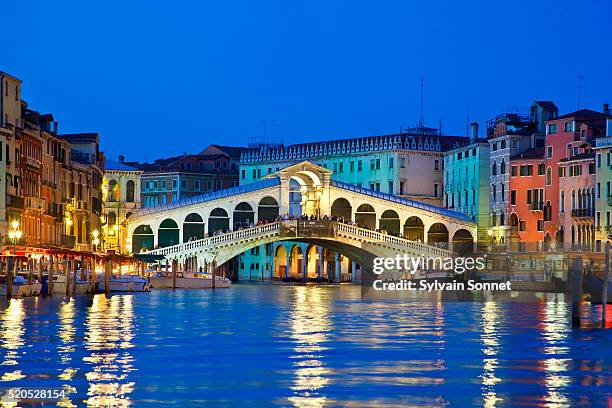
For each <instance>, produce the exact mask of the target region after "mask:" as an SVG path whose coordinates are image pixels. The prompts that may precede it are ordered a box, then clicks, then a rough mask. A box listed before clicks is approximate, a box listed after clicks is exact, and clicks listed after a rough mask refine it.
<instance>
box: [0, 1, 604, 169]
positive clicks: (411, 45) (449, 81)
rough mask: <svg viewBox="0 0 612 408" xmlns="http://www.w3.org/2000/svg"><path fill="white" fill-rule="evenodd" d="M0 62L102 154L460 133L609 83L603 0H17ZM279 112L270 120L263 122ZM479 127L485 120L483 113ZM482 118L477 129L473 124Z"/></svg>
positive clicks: (568, 103) (597, 101)
mask: <svg viewBox="0 0 612 408" xmlns="http://www.w3.org/2000/svg"><path fill="white" fill-rule="evenodd" d="M0 21H1V22H2V32H3V34H4V36H3V41H2V47H0V50H1V51H0V70H2V71H6V72H8V73H11V74H13V75H14V76H16V77H18V78H20V79H21V80H23V82H24V85H23V90H22V97H23V98H24V99H25V100H27V101H28V103H29V106H30V107H31V108H32V109H36V110H39V111H41V112H45V113H46V112H51V113H53V114H54V116H55V118H56V120H58V121H59V123H60V131H62V132H80V131H94V132H99V133H100V136H101V138H102V149H103V150H105V151H106V153H107V157H110V158H116V157H117V155H119V154H125V155H126V156H127V158H128V159H131V160H141V161H142V160H149V161H150V160H153V159H155V158H158V157H161V156H171V155H176V154H182V153H184V152H199V151H201V150H202V149H203V148H205V147H206V146H207V145H208V144H211V143H218V144H226V145H246V144H247V143H248V142H249V140H251V139H252V138H257V137H261V136H262V135H263V133H264V125H263V120H267V123H268V125H267V134H268V135H270V133H272V135H274V136H276V137H277V138H281V139H282V140H283V141H284V142H285V143H297V142H305V141H318V140H326V139H333V138H347V137H354V136H368V135H380V134H386V133H392V132H397V131H398V130H399V129H400V127H407V126H411V125H414V124H415V123H416V122H417V121H418V118H419V93H420V91H419V89H420V86H419V84H420V78H421V75H423V77H424V82H425V86H424V93H425V97H424V117H425V122H426V124H427V125H429V126H434V127H435V126H438V124H439V123H440V121H442V123H443V128H444V130H445V133H449V134H459V135H464V134H465V133H466V120H467V115H468V112H469V115H470V119H471V120H476V121H478V122H480V123H481V126H482V125H484V122H485V121H486V120H487V119H490V118H491V117H493V116H494V115H495V114H497V113H499V112H501V111H503V110H504V109H505V108H507V107H526V106H528V105H529V104H530V103H531V101H533V100H534V99H550V100H553V101H555V102H556V103H557V105H558V106H559V109H560V111H561V112H569V111H572V110H575V108H576V106H577V86H576V85H577V79H576V75H583V76H584V80H583V82H582V85H583V88H582V104H581V105H582V106H583V107H588V108H591V109H597V110H600V109H601V107H602V103H603V102H609V101H610V97H611V96H612V2H611V1H609V0H599V1H597V0H583V1H581V2H577V1H569V0H554V1H533V0H530V1H523V0H519V1H431V0H429V1H410V0H403V1H367V2H366V1H331V0H330V1H321V2H318V1H280V0H279V1H247V0H245V1H215V2H212V1H180V0H179V1H170V2H161V1H159V2H156V1H133V0H130V1H115V0H105V1H97V2H92V1H82V0H80V1H27V2H23V1H14V2H3V4H2V5H1V6H0ZM272 121H275V124H274V125H272ZM481 129H482V127H481ZM481 134H482V130H481Z"/></svg>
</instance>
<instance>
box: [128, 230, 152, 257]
mask: <svg viewBox="0 0 612 408" xmlns="http://www.w3.org/2000/svg"><path fill="white" fill-rule="evenodd" d="M154 242H155V235H154V234H153V230H152V229H151V227H150V226H148V225H139V226H138V227H136V229H135V230H134V233H133V234H132V253H138V252H141V251H142V250H145V251H148V250H150V249H153V245H154Z"/></svg>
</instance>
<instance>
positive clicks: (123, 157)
mask: <svg viewBox="0 0 612 408" xmlns="http://www.w3.org/2000/svg"><path fill="white" fill-rule="evenodd" d="M123 162H125V156H124V155H122V154H120V155H119V163H123Z"/></svg>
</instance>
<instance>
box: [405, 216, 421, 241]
mask: <svg viewBox="0 0 612 408" xmlns="http://www.w3.org/2000/svg"><path fill="white" fill-rule="evenodd" d="M404 238H406V239H409V240H410V241H419V242H423V241H425V225H423V221H421V219H420V218H419V217H416V216H413V217H410V218H408V219H407V220H406V222H405V223H404Z"/></svg>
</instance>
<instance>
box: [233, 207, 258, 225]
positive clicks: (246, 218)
mask: <svg viewBox="0 0 612 408" xmlns="http://www.w3.org/2000/svg"><path fill="white" fill-rule="evenodd" d="M233 223H234V231H235V230H238V229H240V228H248V227H249V226H250V225H252V224H255V211H253V207H251V204H249V203H245V202H242V203H239V204H238V205H237V206H236V208H234V218H233Z"/></svg>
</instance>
